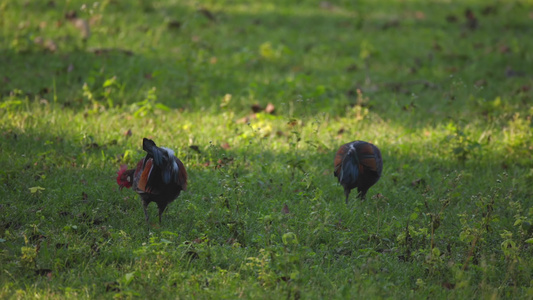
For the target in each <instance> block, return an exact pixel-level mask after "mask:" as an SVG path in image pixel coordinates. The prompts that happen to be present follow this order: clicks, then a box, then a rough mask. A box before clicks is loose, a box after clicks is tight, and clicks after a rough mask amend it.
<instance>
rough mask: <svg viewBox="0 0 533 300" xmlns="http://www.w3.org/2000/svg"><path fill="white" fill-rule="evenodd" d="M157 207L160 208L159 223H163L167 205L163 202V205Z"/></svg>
mask: <svg viewBox="0 0 533 300" xmlns="http://www.w3.org/2000/svg"><path fill="white" fill-rule="evenodd" d="M157 208H159V224H161V216H162V215H163V212H164V211H165V208H167V205H166V204H161V205H158V206H157Z"/></svg>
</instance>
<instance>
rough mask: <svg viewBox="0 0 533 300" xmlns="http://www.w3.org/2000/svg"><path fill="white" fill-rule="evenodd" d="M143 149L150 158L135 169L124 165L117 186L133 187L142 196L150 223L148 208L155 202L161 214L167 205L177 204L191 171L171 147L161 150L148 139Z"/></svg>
mask: <svg viewBox="0 0 533 300" xmlns="http://www.w3.org/2000/svg"><path fill="white" fill-rule="evenodd" d="M143 150H144V151H145V152H146V156H145V157H144V158H143V159H141V160H140V161H139V163H137V167H136V168H135V169H129V170H128V168H127V166H126V165H122V166H121V167H120V170H119V171H118V172H117V174H118V176H117V183H118V185H119V187H120V189H122V188H130V187H133V190H134V191H135V192H137V194H139V196H141V200H142V203H143V208H144V216H145V218H146V222H148V219H149V218H148V211H147V207H148V204H150V202H155V203H156V204H157V208H158V209H159V223H160V224H161V215H162V214H163V212H164V211H165V208H166V207H167V205H168V204H169V203H170V202H172V201H174V200H175V199H176V198H177V197H178V196H179V194H180V192H181V191H182V190H186V189H187V171H186V170H185V166H184V165H183V163H182V162H181V160H179V159H178V158H177V157H176V156H174V152H173V151H172V150H170V149H168V148H164V147H157V146H156V144H155V143H154V141H152V140H150V139H147V138H144V139H143Z"/></svg>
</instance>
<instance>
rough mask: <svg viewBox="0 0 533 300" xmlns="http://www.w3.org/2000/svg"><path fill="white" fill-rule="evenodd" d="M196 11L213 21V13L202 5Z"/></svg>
mask: <svg viewBox="0 0 533 300" xmlns="http://www.w3.org/2000/svg"><path fill="white" fill-rule="evenodd" d="M198 12H200V13H201V14H202V15H204V16H205V17H206V18H208V19H209V20H211V21H215V15H213V13H211V11H209V10H208V9H207V8H205V7H202V8H200V9H199V10H198Z"/></svg>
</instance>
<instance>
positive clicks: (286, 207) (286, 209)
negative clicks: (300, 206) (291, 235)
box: [281, 203, 290, 215]
mask: <svg viewBox="0 0 533 300" xmlns="http://www.w3.org/2000/svg"><path fill="white" fill-rule="evenodd" d="M281 212H282V213H283V214H285V215H288V214H290V211H289V206H287V204H286V203H285V205H284V206H283V208H282V209H281Z"/></svg>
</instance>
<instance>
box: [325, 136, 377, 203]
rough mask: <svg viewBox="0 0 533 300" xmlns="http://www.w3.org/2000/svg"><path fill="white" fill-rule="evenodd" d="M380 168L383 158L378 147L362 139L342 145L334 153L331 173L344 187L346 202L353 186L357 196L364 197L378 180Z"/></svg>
mask: <svg viewBox="0 0 533 300" xmlns="http://www.w3.org/2000/svg"><path fill="white" fill-rule="evenodd" d="M382 170H383V160H382V159H381V152H380V151H379V149H378V147H376V146H374V145H373V144H371V143H368V142H363V141H354V142H351V143H348V144H344V145H342V146H341V147H340V148H339V150H338V151H337V154H336V155H335V171H334V172H333V174H334V175H335V177H337V179H338V180H339V183H340V184H341V185H342V186H343V187H344V195H345V196H346V204H348V196H349V195H350V192H351V191H352V189H354V188H357V191H358V194H357V196H358V197H359V198H360V199H361V200H363V199H365V196H366V192H367V191H368V189H369V188H370V187H371V186H373V185H374V184H375V183H376V182H378V180H379V178H380V177H381V171H382Z"/></svg>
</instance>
